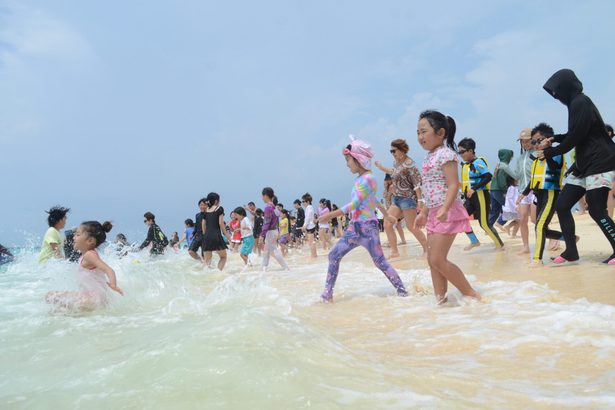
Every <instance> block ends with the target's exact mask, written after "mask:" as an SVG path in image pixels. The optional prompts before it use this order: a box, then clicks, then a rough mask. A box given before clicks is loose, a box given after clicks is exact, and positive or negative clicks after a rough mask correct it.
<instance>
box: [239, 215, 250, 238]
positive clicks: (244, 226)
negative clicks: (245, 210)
mask: <svg viewBox="0 0 615 410" xmlns="http://www.w3.org/2000/svg"><path fill="white" fill-rule="evenodd" d="M239 229H240V230H241V237H242V238H247V237H248V236H252V221H250V218H248V217H247V216H246V217H244V218H243V219H242V220H241V225H240V228H239Z"/></svg>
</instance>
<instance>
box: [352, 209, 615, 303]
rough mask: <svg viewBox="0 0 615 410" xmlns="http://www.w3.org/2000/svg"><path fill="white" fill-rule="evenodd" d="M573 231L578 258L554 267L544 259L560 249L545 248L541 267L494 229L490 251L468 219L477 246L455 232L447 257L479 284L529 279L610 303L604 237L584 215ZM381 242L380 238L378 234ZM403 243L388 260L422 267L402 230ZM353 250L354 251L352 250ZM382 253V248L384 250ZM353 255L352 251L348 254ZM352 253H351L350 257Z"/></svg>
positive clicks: (614, 295)
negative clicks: (498, 244)
mask: <svg viewBox="0 0 615 410" xmlns="http://www.w3.org/2000/svg"><path fill="white" fill-rule="evenodd" d="M575 222H576V234H577V235H578V236H579V237H580V238H581V239H580V241H579V243H578V247H579V254H580V256H581V259H580V260H579V263H578V264H577V265H569V266H562V267H558V266H554V265H552V264H550V263H547V261H548V260H549V256H556V255H558V254H559V253H560V252H561V251H562V250H563V246H564V244H563V242H562V243H561V249H560V250H559V251H556V252H550V251H548V250H545V265H544V266H543V267H537V268H536V267H530V258H531V255H523V256H519V255H517V252H519V251H520V250H521V247H522V242H521V237H520V236H519V235H517V237H516V238H511V237H508V235H506V234H505V233H500V236H501V238H502V240H503V241H504V243H505V246H504V250H503V251H496V250H495V248H494V245H493V243H492V242H491V240H490V239H489V238H488V237H487V235H485V234H484V232H483V230H482V229H481V228H480V226H478V223H477V222H476V221H472V228H473V229H474V232H475V233H476V235H477V236H478V238H479V239H480V241H481V246H480V247H478V248H474V249H472V250H470V251H464V250H463V247H464V246H465V245H467V244H468V243H469V240H468V238H467V237H466V236H465V235H457V238H456V239H455V243H454V244H453V248H452V249H451V253H450V255H449V258H450V260H451V261H453V262H455V263H456V264H457V265H459V267H460V268H461V269H462V270H463V271H464V272H465V273H466V274H470V275H474V276H476V278H477V280H478V281H479V282H490V281H494V280H504V281H515V282H521V281H528V280H529V281H534V282H536V283H538V284H546V285H547V286H548V287H549V288H551V289H553V290H556V291H558V292H559V293H560V295H561V296H562V297H563V298H570V299H580V298H586V299H587V300H588V301H590V302H598V303H607V304H610V305H615V267H613V266H608V265H605V264H603V263H601V262H602V260H604V259H605V258H606V257H608V256H609V255H610V254H611V250H610V248H609V245H608V243H607V241H606V240H605V239H604V236H603V235H602V232H601V231H600V229H599V228H598V227H597V226H596V224H595V223H594V221H593V220H592V219H591V217H590V216H589V215H588V214H585V215H576V214H575ZM551 226H552V227H553V229H559V224H558V222H557V218H554V220H553V222H552V223H551ZM381 240H382V242H383V243H384V242H386V236H385V235H384V234H383V235H382V236H381ZM406 240H407V241H408V244H407V245H401V246H400V247H399V250H400V254H401V257H400V258H397V259H394V260H393V261H392V263H393V265H394V266H395V267H396V268H399V269H423V268H426V267H427V263H426V262H425V261H424V260H422V259H421V258H418V255H419V253H420V248H419V247H418V244H417V242H416V240H414V238H413V237H412V235H411V234H409V233H408V232H407V231H406ZM534 242H535V234H534V231H533V225H530V248H532V251H533V246H534ZM357 253H358V252H357ZM361 255H363V258H361V259H364V262H365V263H370V260H369V257H368V256H367V255H366V254H361ZM385 255H386V252H385ZM353 256H354V257H355V258H356V257H359V256H358V255H353ZM350 257H352V256H350Z"/></svg>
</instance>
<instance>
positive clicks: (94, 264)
mask: <svg viewBox="0 0 615 410" xmlns="http://www.w3.org/2000/svg"><path fill="white" fill-rule="evenodd" d="M82 265H83V267H84V268H86V269H87V268H89V269H91V268H96V269H100V270H101V271H103V272H105V275H107V278H108V279H109V282H107V285H108V286H109V287H110V288H111V289H113V290H114V291H116V292H117V293H119V294H120V295H122V296H123V295H124V291H123V290H122V289H120V288H118V287H117V282H116V278H115V272H114V271H113V269H111V267H110V266H109V265H107V264H106V263H105V262H104V261H103V260H102V259H100V257H99V256H98V254H97V253H96V252H93V251H88V252H86V253H85V255H83V261H82Z"/></svg>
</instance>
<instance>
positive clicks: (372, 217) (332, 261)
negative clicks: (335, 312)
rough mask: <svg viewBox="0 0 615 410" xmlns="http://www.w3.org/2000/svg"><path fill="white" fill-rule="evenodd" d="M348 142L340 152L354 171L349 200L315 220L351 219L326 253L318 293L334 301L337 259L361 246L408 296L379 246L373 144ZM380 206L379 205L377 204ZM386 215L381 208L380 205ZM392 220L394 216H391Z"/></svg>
mask: <svg viewBox="0 0 615 410" xmlns="http://www.w3.org/2000/svg"><path fill="white" fill-rule="evenodd" d="M351 139H352V141H351V143H350V144H349V145H348V146H347V147H346V148H345V149H344V150H343V151H342V152H343V154H344V157H345V158H346V165H347V166H348V168H349V169H350V172H352V173H353V174H357V175H358V177H357V179H356V181H355V183H354V186H353V188H352V193H351V201H350V202H349V203H348V204H346V205H344V206H343V207H341V208H340V209H337V210H335V211H333V212H328V213H325V214H324V215H322V216H321V217H320V218H318V222H319V223H321V222H323V223H325V222H328V221H329V220H330V219H331V218H335V217H339V216H342V215H343V214H345V213H350V215H351V221H350V223H349V225H348V229H346V232H344V235H343V236H342V238H340V240H339V241H338V242H337V243H336V244H335V246H334V247H333V249H332V250H331V252H329V268H328V269H327V280H326V282H325V290H324V292H323V293H322V295H321V298H322V300H323V301H324V302H332V301H333V288H334V286H335V281H336V280H337V274H338V272H339V268H340V262H341V260H342V258H343V257H344V255H346V254H347V253H348V252H350V251H351V250H353V249H354V248H356V247H357V246H363V247H364V248H366V249H367V251H368V252H369V254H370V256H371V257H372V261H373V262H374V264H375V265H376V266H377V267H378V268H379V269H380V270H381V271H382V272H383V273H384V275H385V276H386V277H387V279H388V280H389V281H390V282H391V284H392V285H393V286H394V287H395V289H396V290H397V294H398V295H399V296H407V295H408V292H406V288H405V287H404V284H403V282H402V281H401V279H400V278H399V275H398V274H397V272H396V271H395V269H394V268H393V266H391V264H389V262H388V261H387V260H386V258H385V257H384V253H383V252H382V246H381V245H380V236H379V233H380V230H379V229H378V228H379V227H378V219H377V218H376V207H378V206H379V205H380V202H378V199H377V198H376V191H377V188H378V184H377V183H376V179H375V178H374V176H373V174H372V172H371V168H372V167H371V159H372V157H373V153H372V147H371V146H370V145H369V144H368V143H366V142H365V141H361V140H357V139H354V138H352V137H351ZM380 206H381V207H382V205H380ZM381 211H383V213H384V215H385V216H387V213H386V210H385V209H384V207H382V208H381ZM392 219H393V221H394V220H395V218H392Z"/></svg>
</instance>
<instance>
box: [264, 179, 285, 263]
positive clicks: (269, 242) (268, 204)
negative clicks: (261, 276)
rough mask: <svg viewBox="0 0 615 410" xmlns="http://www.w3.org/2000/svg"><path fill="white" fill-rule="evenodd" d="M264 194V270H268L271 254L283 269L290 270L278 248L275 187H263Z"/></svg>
mask: <svg viewBox="0 0 615 410" xmlns="http://www.w3.org/2000/svg"><path fill="white" fill-rule="evenodd" d="M262 195H263V202H264V203H265V217H264V222H263V229H262V231H261V237H260V241H259V242H260V243H261V244H264V245H265V248H264V249H263V271H266V270H267V267H268V266H269V256H270V255H273V257H274V258H275V260H276V261H278V263H279V264H280V266H282V269H284V270H289V268H288V265H287V264H286V261H285V260H284V257H283V256H282V254H281V253H280V250H279V249H278V248H277V241H278V226H279V219H278V216H277V215H276V213H275V206H276V205H277V203H278V200H277V198H276V197H275V194H274V193H273V188H270V187H265V188H263V191H262Z"/></svg>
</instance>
